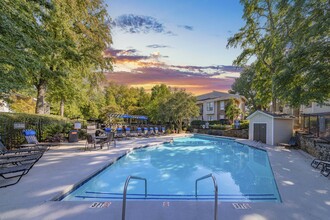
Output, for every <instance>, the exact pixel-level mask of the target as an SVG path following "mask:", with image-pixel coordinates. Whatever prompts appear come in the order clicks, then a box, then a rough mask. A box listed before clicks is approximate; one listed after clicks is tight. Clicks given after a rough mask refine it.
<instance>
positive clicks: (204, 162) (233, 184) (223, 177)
mask: <svg viewBox="0 0 330 220" xmlns="http://www.w3.org/2000/svg"><path fill="white" fill-rule="evenodd" d="M209 173H212V174H213V175H214V176H215V177H216V180H217V183H218V187H219V191H218V198H219V200H220V201H237V202H239V201H245V202H247V201H251V202H256V201H263V202H264V201H271V202H280V201H281V200H280V196H279V193H278V190H277V186H276V183H275V180H274V177H273V173H272V169H271V167H270V164H269V160H268V155H267V152H266V151H263V150H259V149H256V148H252V147H248V146H246V145H242V144H239V143H237V142H235V141H233V140H230V139H221V138H213V137H208V136H202V135H195V136H192V137H185V138H176V139H174V142H173V143H165V144H161V145H157V146H155V147H148V148H142V149H138V150H134V151H132V152H131V153H129V154H127V155H126V156H124V157H122V158H121V159H119V160H118V161H116V162H115V163H113V164H112V165H111V166H109V167H107V168H106V169H104V170H103V171H102V172H100V173H99V174H97V175H96V176H94V177H92V178H91V179H89V180H88V181H86V182H85V183H84V184H83V185H81V186H80V187H78V188H77V189H76V190H75V191H73V192H71V193H70V194H69V195H67V196H65V197H64V198H63V199H62V200H64V201H109V200H116V199H122V194H123V188H124V184H125V180H126V178H127V177H128V176H129V175H132V176H139V177H143V178H146V179H147V181H148V196H147V199H151V200H195V199H196V198H195V180H196V179H197V178H199V177H202V176H204V175H207V174H209ZM198 195H199V196H198V200H212V199H214V187H213V182H212V179H210V178H209V179H205V180H202V181H200V182H199V183H198ZM127 199H134V200H139V199H144V182H143V181H138V180H131V181H130V184H129V187H128V194H127Z"/></svg>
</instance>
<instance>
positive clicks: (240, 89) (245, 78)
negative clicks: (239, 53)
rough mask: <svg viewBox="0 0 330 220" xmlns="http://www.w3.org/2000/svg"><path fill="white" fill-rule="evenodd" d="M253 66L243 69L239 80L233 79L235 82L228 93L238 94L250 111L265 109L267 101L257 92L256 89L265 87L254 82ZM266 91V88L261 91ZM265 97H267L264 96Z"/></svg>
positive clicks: (256, 81)
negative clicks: (242, 97) (245, 100)
mask: <svg viewBox="0 0 330 220" xmlns="http://www.w3.org/2000/svg"><path fill="white" fill-rule="evenodd" d="M255 72H256V70H255V66H254V65H253V64H252V65H251V66H248V67H245V68H244V69H243V71H242V72H241V74H240V77H239V78H236V79H235V82H234V83H233V84H232V86H231V90H229V93H231V94H236V93H238V94H240V95H242V96H244V97H245V98H246V99H247V106H248V108H249V109H251V110H261V109H265V108H266V107H267V106H268V103H269V102H268V101H269V100H268V99H267V98H266V99H264V98H265V96H263V95H261V94H263V93H260V92H258V91H257V89H256V88H258V87H261V88H262V87H264V86H265V85H262V84H261V85H258V83H259V81H260V80H259V81H258V80H256V79H257V78H256V77H255V74H256V73H255ZM263 90H264V91H267V88H264V89H263ZM266 97H267V96H266Z"/></svg>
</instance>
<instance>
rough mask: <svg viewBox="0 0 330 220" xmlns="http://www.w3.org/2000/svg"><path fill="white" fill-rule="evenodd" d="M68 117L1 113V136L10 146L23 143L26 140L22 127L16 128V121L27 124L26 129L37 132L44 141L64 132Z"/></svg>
mask: <svg viewBox="0 0 330 220" xmlns="http://www.w3.org/2000/svg"><path fill="white" fill-rule="evenodd" d="M67 121H68V119H66V118H62V117H60V116H51V115H50V116H46V115H35V114H26V113H0V136H1V137H2V139H3V141H4V142H5V144H6V145H7V146H8V147H13V146H15V145H19V144H22V143H23V142H24V141H25V138H24V136H23V135H22V129H14V123H15V122H21V123H24V124H25V129H33V130H35V131H36V132H37V138H38V140H40V141H44V140H45V139H46V138H47V137H49V136H52V135H54V134H56V133H62V132H63V127H65V124H66V123H67Z"/></svg>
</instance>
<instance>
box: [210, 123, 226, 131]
mask: <svg viewBox="0 0 330 220" xmlns="http://www.w3.org/2000/svg"><path fill="white" fill-rule="evenodd" d="M210 128H212V129H217V130H226V129H227V126H226V125H221V124H216V125H210Z"/></svg>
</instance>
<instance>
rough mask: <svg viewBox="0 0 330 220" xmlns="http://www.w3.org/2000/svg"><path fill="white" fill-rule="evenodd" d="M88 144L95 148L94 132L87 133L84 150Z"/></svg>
mask: <svg viewBox="0 0 330 220" xmlns="http://www.w3.org/2000/svg"><path fill="white" fill-rule="evenodd" d="M89 146H92V147H93V148H94V149H95V146H96V138H95V135H94V134H87V138H86V144H85V150H87V149H88V148H89Z"/></svg>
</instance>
